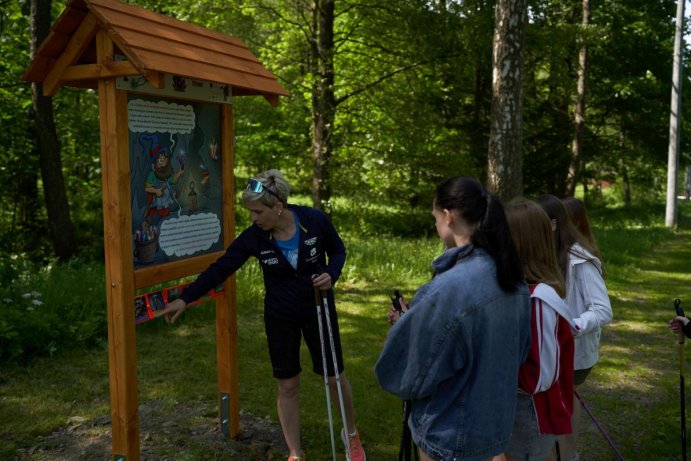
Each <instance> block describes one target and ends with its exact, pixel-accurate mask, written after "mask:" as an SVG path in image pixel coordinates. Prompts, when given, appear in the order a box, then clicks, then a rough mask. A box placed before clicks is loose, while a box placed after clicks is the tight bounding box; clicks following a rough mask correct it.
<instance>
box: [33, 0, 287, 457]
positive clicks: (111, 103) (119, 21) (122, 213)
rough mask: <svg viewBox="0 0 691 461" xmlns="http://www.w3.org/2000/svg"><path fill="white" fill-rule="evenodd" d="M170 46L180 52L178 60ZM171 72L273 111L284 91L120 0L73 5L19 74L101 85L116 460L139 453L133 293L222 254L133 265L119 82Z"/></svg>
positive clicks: (231, 423) (230, 224)
mask: <svg viewBox="0 0 691 461" xmlns="http://www.w3.org/2000/svg"><path fill="white" fill-rule="evenodd" d="M144 25H145V26H146V27H144ZM133 30H134V31H137V32H136V33H133V32H131V31H133ZM162 31H164V32H165V33H161V32H162ZM170 49H175V50H176V53H175V55H171V54H170V53H169V50H170ZM210 58H213V59H210ZM178 72H187V73H186V74H183V75H177V73H178ZM174 74H176V75H177V76H182V77H185V78H191V79H197V80H201V81H205V82H209V83H212V84H216V85H220V86H222V87H224V88H225V91H226V94H227V95H229V94H231V93H233V94H237V95H242V96H251V95H257V96H263V97H264V98H265V99H266V100H267V101H269V102H270V103H271V104H272V105H278V101H279V96H286V95H288V92H287V91H286V90H285V89H284V88H283V87H281V85H280V84H278V82H277V81H276V77H275V76H274V75H273V74H271V72H269V71H268V70H267V69H265V68H264V67H263V66H262V64H261V62H260V61H259V60H258V59H257V58H256V57H255V56H254V55H253V54H252V52H251V51H250V50H249V49H248V48H247V47H246V46H245V45H244V44H243V43H242V42H241V41H240V40H238V39H236V38H233V37H230V36H227V35H225V34H222V33H219V32H215V31H211V30H208V29H205V28H203V27H200V26H197V25H194V24H189V23H186V22H184V21H179V20H177V19H174V18H170V17H167V16H164V15H160V14H157V13H154V12H151V11H148V10H145V9H143V8H139V7H136V6H133V5H129V4H126V3H122V2H120V1H119V0H70V1H69V3H68V4H67V6H66V8H65V11H63V13H62V15H61V16H60V17H59V18H58V20H57V21H56V23H55V24H54V25H53V26H52V28H51V31H50V33H49V34H48V36H47V38H46V40H45V41H44V42H43V43H42V44H41V46H40V47H39V49H38V50H37V52H36V55H35V56H34V58H33V60H32V62H31V64H30V65H29V67H28V68H27V69H26V71H25V72H24V75H23V78H24V79H25V80H28V81H32V82H40V83H42V84H43V91H44V94H46V95H47V96H52V95H53V94H55V93H56V92H57V91H58V90H59V88H60V87H61V86H62V85H64V84H71V85H73V86H78V87H91V88H95V87H97V88H98V93H99V116H100V139H101V164H102V166H103V167H102V191H103V217H104V220H103V239H104V247H105V275H106V300H107V308H108V312H107V317H108V357H109V375H110V402H111V425H112V435H113V447H112V454H113V459H114V460H116V461H138V460H139V457H140V453H139V415H138V397H137V366H136V331H135V309H134V298H135V290H140V289H143V288H147V287H151V286H153V285H156V284H159V283H163V282H168V281H171V280H176V279H179V278H182V277H184V276H188V275H191V274H196V273H199V272H201V271H203V270H204V269H205V268H206V267H207V266H208V265H209V264H211V263H212V262H214V261H215V260H216V259H217V258H218V257H219V256H220V255H221V254H223V252H222V251H217V252H213V253H207V254H203V255H200V256H196V257H192V258H188V259H181V260H175V261H171V262H166V263H161V264H157V265H153V266H150V267H141V268H138V269H136V270H135V268H134V264H133V263H134V255H133V242H132V238H131V235H132V234H131V232H132V222H133V220H132V213H131V207H130V204H131V189H130V174H131V171H130V156H129V143H128V90H127V89H124V88H123V89H119V88H118V86H117V80H116V79H117V78H118V77H130V76H132V77H138V76H143V77H144V78H146V80H147V81H148V83H149V84H150V85H151V87H152V88H154V89H162V88H165V86H166V79H167V78H170V76H174ZM176 98H178V95H176V96H175V98H174V99H176ZM180 99H184V95H182V94H181V95H180ZM216 101H218V100H216ZM227 102H229V99H228V101H222V102H221V101H219V102H218V103H219V104H220V142H221V152H223V155H222V157H221V175H222V184H223V192H222V205H221V208H222V214H223V218H224V219H223V224H222V225H223V244H224V245H223V246H224V247H227V246H228V245H230V243H231V241H232V240H233V239H234V236H235V223H234V215H235V209H234V203H235V198H234V175H233V142H232V140H233V110H232V106H231V105H230V104H227ZM235 286H236V281H235V276H232V277H230V278H229V279H228V280H227V281H226V283H225V287H224V288H225V289H224V290H223V291H222V292H221V293H220V294H218V293H217V296H215V299H216V359H217V363H218V368H217V381H218V405H219V419H220V426H221V432H222V433H223V434H224V435H226V436H227V437H235V436H237V434H238V433H239V398H238V387H239V383H238V370H237V363H238V362H237V301H236V296H235V293H236V291H235Z"/></svg>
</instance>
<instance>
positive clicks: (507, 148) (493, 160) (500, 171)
mask: <svg viewBox="0 0 691 461" xmlns="http://www.w3.org/2000/svg"><path fill="white" fill-rule="evenodd" d="M526 21H527V8H526V0H498V1H497V7H496V13H495V23H494V40H493V45H492V56H493V57H492V109H491V114H490V134H489V149H488V155H487V157H488V165H487V187H488V189H489V191H490V192H492V193H495V194H497V195H499V196H500V197H501V198H502V199H504V200H508V199H511V198H513V197H516V196H518V195H521V194H522V193H523V134H522V121H523V56H524V36H525V25H526Z"/></svg>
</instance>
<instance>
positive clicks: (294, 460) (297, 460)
mask: <svg viewBox="0 0 691 461" xmlns="http://www.w3.org/2000/svg"><path fill="white" fill-rule="evenodd" d="M305 459H306V458H305V452H304V451H303V452H302V453H300V456H292V455H291V456H288V461H305Z"/></svg>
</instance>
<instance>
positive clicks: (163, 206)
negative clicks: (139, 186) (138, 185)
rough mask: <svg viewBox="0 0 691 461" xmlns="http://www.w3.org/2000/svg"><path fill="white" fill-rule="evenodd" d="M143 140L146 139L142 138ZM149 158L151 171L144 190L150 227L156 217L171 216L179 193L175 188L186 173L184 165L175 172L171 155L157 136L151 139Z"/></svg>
mask: <svg viewBox="0 0 691 461" xmlns="http://www.w3.org/2000/svg"><path fill="white" fill-rule="evenodd" d="M142 138H144V137H143V136H142ZM150 139H151V141H152V143H151V148H150V149H149V156H150V158H151V171H150V172H149V174H148V175H147V176H146V180H145V181H144V190H145V191H146V192H147V202H148V206H147V211H146V221H147V223H148V224H149V225H152V224H153V222H154V217H155V216H158V217H159V219H161V218H165V217H166V216H168V214H170V208H171V206H173V204H176V203H177V200H176V197H177V192H176V191H175V188H174V187H173V186H174V185H175V184H176V183H177V182H178V179H180V176H182V174H183V173H184V172H185V167H184V163H181V164H180V169H179V170H178V171H177V172H173V166H172V164H171V153H170V151H169V150H168V148H167V147H164V146H161V145H160V144H158V139H157V137H155V136H152V137H151V138H150Z"/></svg>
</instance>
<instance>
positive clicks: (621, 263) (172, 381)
mask: <svg viewBox="0 0 691 461" xmlns="http://www.w3.org/2000/svg"><path fill="white" fill-rule="evenodd" d="M680 205H681V207H682V208H681V212H682V213H681V214H682V216H685V215H688V214H691V206H689V204H687V203H681V204H680ZM661 213H662V210H661V209H660V207H652V208H651V207H642V208H639V209H635V210H631V209H626V208H619V209H616V210H607V211H604V210H602V211H601V210H594V212H593V214H594V219H593V221H594V223H595V225H596V226H597V227H596V235H597V238H598V243H599V246H600V249H601V251H602V254H603V259H604V260H605V263H606V266H607V285H608V289H609V293H610V297H611V300H612V305H613V309H614V321H613V322H612V324H610V325H609V326H608V327H606V328H605V330H604V332H603V336H602V348H601V360H600V362H599V364H598V365H597V366H596V367H595V369H594V370H593V372H592V374H591V376H590V378H589V380H588V381H587V382H586V384H584V385H583V386H581V389H580V394H581V396H582V397H583V399H584V400H585V402H586V403H587V405H588V407H589V409H590V410H591V411H592V412H593V414H594V415H595V417H596V418H597V419H598V422H600V423H601V424H602V425H603V426H604V427H605V428H606V430H607V431H608V433H609V435H610V436H611V438H612V439H613V440H614V441H615V443H616V444H617V446H618V448H619V449H620V450H621V451H622V453H623V454H624V456H625V458H626V459H627V460H641V461H643V460H653V459H655V460H657V459H680V457H679V454H678V451H679V450H678V443H677V441H678V439H679V350H680V349H679V345H678V343H677V338H676V337H674V335H672V334H671V332H670V331H669V329H668V328H667V326H666V325H667V321H668V320H669V319H670V318H671V317H672V315H673V304H672V303H673V300H674V298H676V297H679V298H681V299H682V302H683V305H684V306H685V307H686V309H687V311H690V312H691V263H689V261H691V230H689V225H688V221H683V223H682V225H681V226H680V229H679V230H676V231H675V230H670V229H666V228H665V227H664V226H663V225H662V224H661V222H662V214H661ZM637 216H638V217H640V219H638V220H637ZM343 238H344V240H345V242H346V245H347V247H348V261H347V263H346V267H345V268H344V272H343V275H342V277H341V280H340V281H339V282H338V284H337V287H336V289H337V292H336V296H337V308H338V312H339V321H340V325H341V334H342V339H343V345H344V351H345V360H346V374H347V376H348V378H349V380H350V382H351V384H352V386H353V392H354V398H355V404H356V411H357V415H358V420H357V423H358V426H359V429H360V431H361V433H362V436H363V442H364V444H365V448H366V450H367V452H368V458H369V459H371V460H374V461H376V460H384V461H387V460H391V459H396V458H397V453H398V447H399V442H400V439H399V437H400V423H401V419H400V418H401V414H400V410H401V403H400V401H399V400H398V399H396V398H395V397H394V396H391V395H389V394H386V393H384V392H383V391H381V389H380V388H379V386H378V384H377V382H376V378H375V376H374V373H373V367H374V364H375V363H376V360H377V358H378V356H379V351H380V350H381V348H382V345H383V343H384V341H385V338H386V334H387V332H388V330H389V325H388V324H387V323H386V321H385V313H386V309H387V307H388V305H389V302H390V300H389V295H390V294H391V292H392V290H393V289H395V288H398V289H400V290H401V291H402V292H403V294H404V296H405V297H406V298H408V299H410V298H411V297H412V295H413V294H414V292H415V289H416V288H417V287H418V286H419V285H420V284H422V283H425V282H426V281H427V280H429V277H430V276H431V269H430V262H431V260H432V259H433V258H434V257H435V256H436V255H437V254H439V252H440V251H441V246H440V244H439V241H438V239H437V238H436V237H430V238H425V239H405V238H395V237H390V236H377V237H367V238H364V237H360V236H358V235H356V234H355V233H349V232H343ZM237 286H238V292H237V299H238V335H239V339H238V350H239V378H240V407H241V410H242V411H243V412H245V413H249V414H252V415H256V416H258V417H269V418H270V419H271V420H272V421H274V422H276V421H277V417H276V409H275V382H274V380H273V379H272V378H271V367H270V365H269V360H268V352H267V347H266V340H265V337H264V324H263V317H262V312H263V282H262V275H261V271H260V269H259V266H258V265H257V264H256V262H254V261H250V262H249V263H248V264H247V265H245V267H243V268H242V269H241V270H240V271H239V272H238V274H237ZM69 289H70V288H66V290H65V291H67V290H69ZM214 320H215V315H214V311H213V303H206V304H203V305H200V306H197V307H195V308H193V309H190V310H189V311H188V312H186V313H185V315H184V316H183V318H182V319H181V320H180V321H178V322H177V323H176V324H175V325H172V326H170V325H167V324H165V323H164V322H163V321H153V322H147V323H144V324H141V325H138V326H137V365H138V367H137V373H138V391H139V400H140V402H147V401H151V400H157V401H160V402H162V405H163V407H164V408H169V409H174V408H175V405H176V404H177V403H179V402H199V403H200V404H202V403H208V402H215V401H216V398H217V384H216V382H217V376H216V350H215V325H214ZM302 359H303V374H302V392H301V405H302V411H301V415H302V425H303V445H304V446H305V449H306V450H307V453H308V456H309V459H313V460H320V459H330V456H331V453H330V441H329V435H328V428H327V425H326V408H325V400H324V387H323V382H322V380H321V379H320V378H319V377H318V376H316V375H314V373H312V372H311V362H310V359H309V355H308V354H307V351H306V350H304V349H303V355H302ZM108 389H109V384H108V354H107V350H106V349H105V348H104V347H103V346H102V347H96V348H93V347H92V348H88V349H84V350H76V351H69V350H68V351H58V353H56V354H55V356H54V357H52V358H37V359H34V360H32V361H31V362H30V363H29V364H27V365H25V366H19V365H9V364H2V368H0V459H12V458H13V456H14V452H15V450H16V449H17V448H20V447H29V446H33V445H35V444H36V443H37V441H38V440H39V439H38V438H39V437H40V436H42V435H46V434H50V433H51V432H52V431H53V430H56V429H58V428H61V427H64V426H65V425H66V424H67V421H68V419H69V418H70V417H72V416H77V415H79V416H83V417H84V418H87V419H96V418H100V417H103V416H104V415H108V414H109V411H110V410H109V405H110V402H109V390H108ZM334 414H336V416H337V413H334ZM171 417H174V415H171ZM582 426H583V431H584V435H583V443H582V446H583V447H584V453H583V454H582V457H581V459H588V460H594V461H607V460H611V459H614V456H613V452H612V450H611V449H610V448H609V446H608V444H607V442H606V441H605V440H604V438H603V436H602V435H601V434H600V433H599V431H598V430H597V428H596V427H595V426H594V425H593V424H592V423H591V421H590V419H589V417H588V416H587V414H584V415H583V420H582ZM195 450H198V452H199V453H200V455H199V456H200V458H198V459H224V458H223V457H222V455H221V454H217V453H213V452H208V453H205V452H204V447H198V448H195ZM107 455H108V454H107V453H104V459H105V458H106V457H107ZM162 455H163V454H162ZM168 455H171V454H168ZM190 459H192V458H190Z"/></svg>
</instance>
